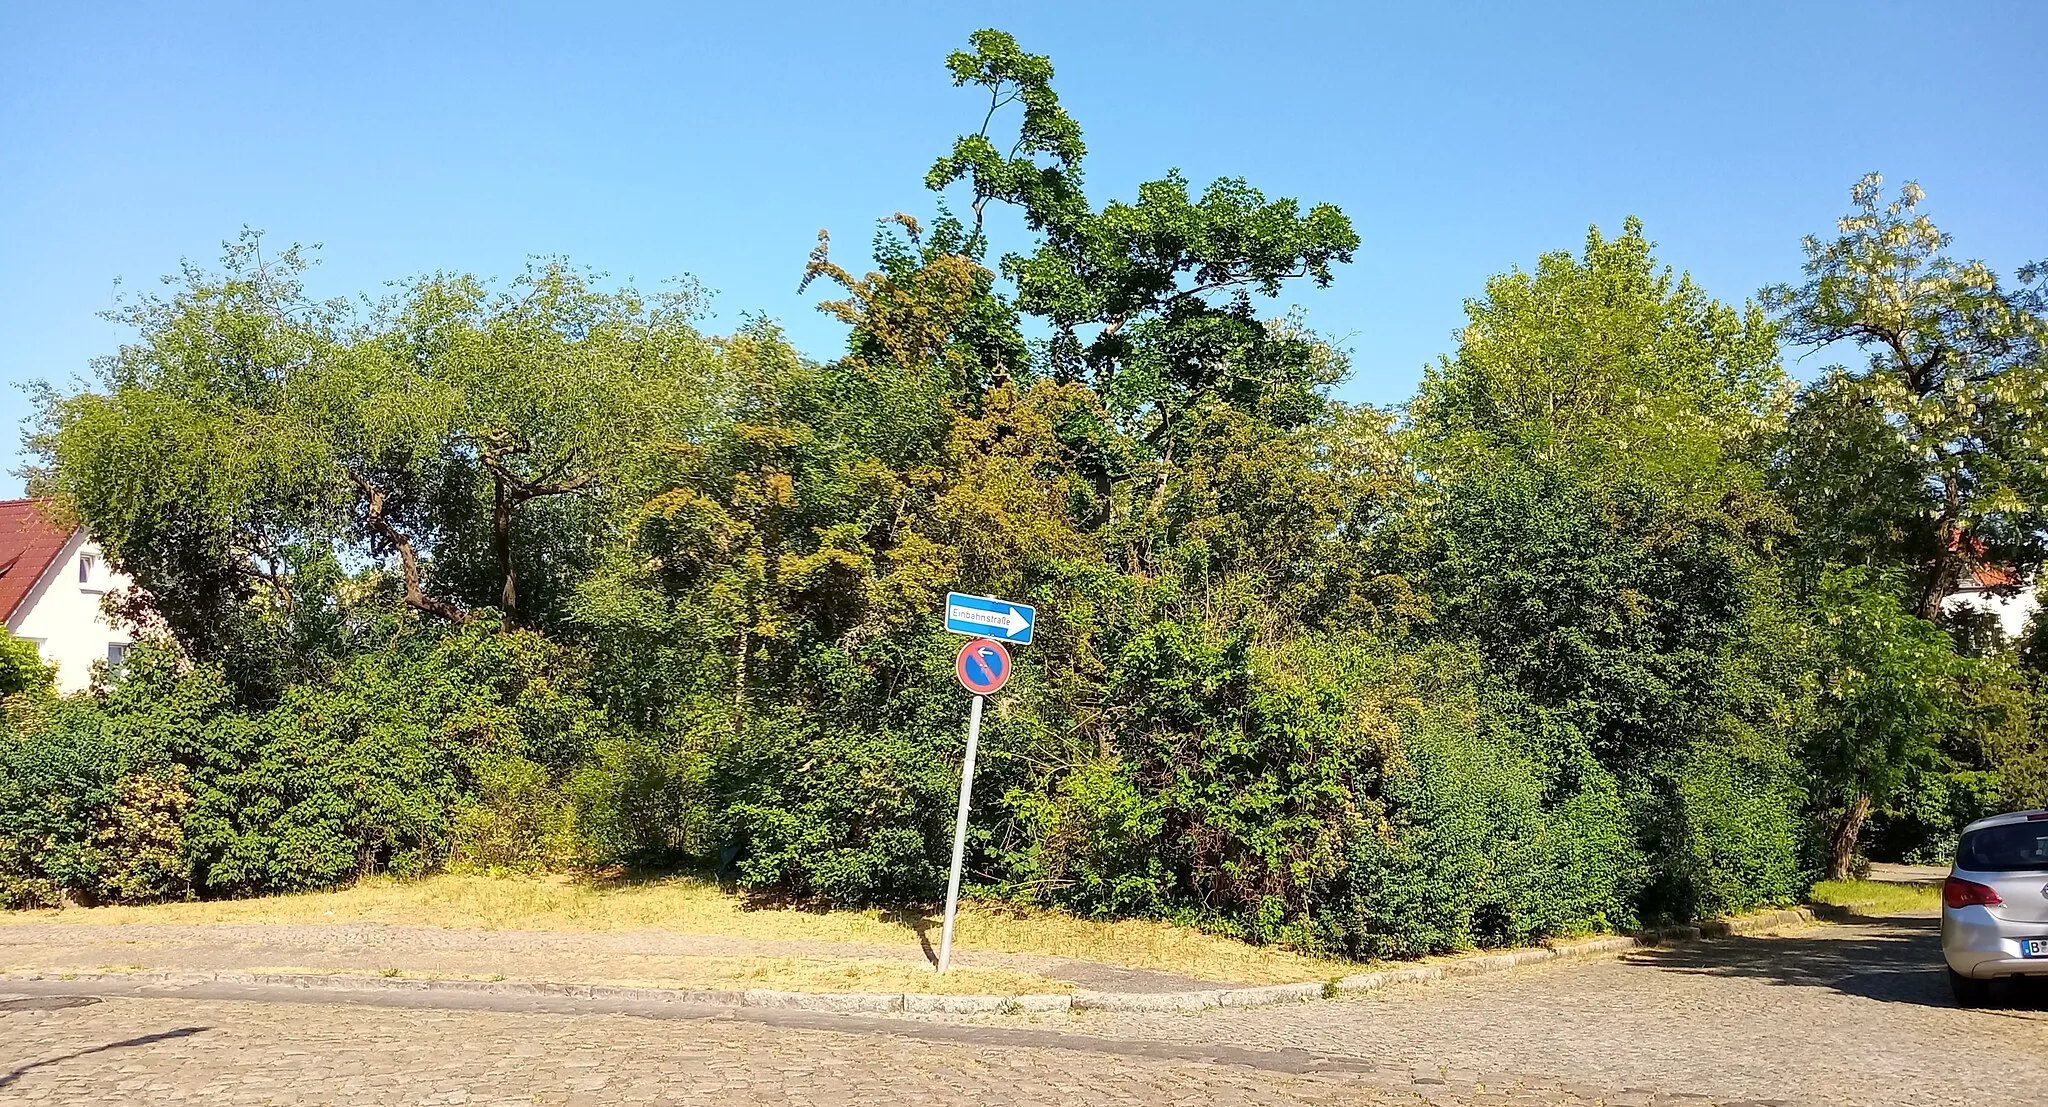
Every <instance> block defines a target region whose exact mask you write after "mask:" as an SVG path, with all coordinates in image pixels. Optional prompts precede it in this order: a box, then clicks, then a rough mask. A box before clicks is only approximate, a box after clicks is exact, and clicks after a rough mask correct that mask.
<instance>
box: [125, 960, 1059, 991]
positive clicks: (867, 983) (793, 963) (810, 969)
mask: <svg viewBox="0 0 2048 1107" xmlns="http://www.w3.org/2000/svg"><path fill="white" fill-rule="evenodd" d="M674 960H675V961H676V962H677V964H676V965H675V967H674V968H673V969H668V968H664V970H663V971H662V972H660V973H659V974H652V975H632V976H603V975H592V976H586V975H583V974H579V975H578V976H577V978H576V979H577V982H578V983H580V984H613V985H619V986H623V987H629V988H684V989H690V988H771V989H774V990H776V991H785V992H923V993H926V994H939V995H1052V994H1055V993H1062V992H1071V991H1073V990H1074V986H1073V985H1072V984H1069V983H1067V982H1065V981H1063V980H1051V979H1048V978H1046V977H1043V976H1037V975H1035V974H1032V973H1027V972H1012V971H1010V970H1008V969H973V968H956V969H954V970H952V971H951V972H948V973H946V974H945V975H944V976H941V975H939V974H938V973H935V972H931V971H929V970H927V969H924V968H921V967H920V966H917V965H912V964H906V963H904V962H901V961H880V960H873V959H868V958H828V957H691V958H676V959H674ZM140 969H141V966H122V967H107V968H103V969H102V970H101V971H106V972H119V971H139V970H140ZM244 971H247V972H258V973H289V974H293V975H301V976H384V977H398V978H401V979H406V980H502V979H504V977H503V976H502V975H492V976H483V975H480V974H477V973H459V972H429V971H420V970H416V969H385V970H382V971H380V972H372V971H369V970H358V969H333V968H323V967H313V966H306V965H263V966H257V967H253V968H250V969H247V970H244Z"/></svg>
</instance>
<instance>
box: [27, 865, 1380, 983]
mask: <svg viewBox="0 0 2048 1107" xmlns="http://www.w3.org/2000/svg"><path fill="white" fill-rule="evenodd" d="M59 917H61V918H62V919H63V920H64V921H66V922H78V923H89V924H103V925H105V924H118V923H287V924H289V923H298V924H305V923H316V924H317V923H351V922H376V923H389V924H393V925H401V926H431V927H443V928H449V929H463V930H470V929H475V930H543V931H546V930H553V931H619V930H667V931H675V932H680V933H686V934H706V935H724V936H730V937H734V938H740V939H755V940H770V941H773V940H797V941H821V942H845V943H853V944H858V945H869V946H888V947H893V948H902V947H904V946H906V945H908V946H910V947H912V948H916V947H918V946H919V945H920V935H922V940H923V941H925V942H929V943H930V944H931V945H932V946H934V947H936V946H937V945H938V944H939V929H940V923H941V919H940V917H939V915H938V912H936V911H932V912H922V913H921V912H917V911H902V910H879V909H870V910H865V911H824V910H811V909H805V908H797V907H753V906H749V905H748V904H747V903H746V902H745V901H744V900H743V899H741V898H740V897H738V896H734V895H731V894H730V893H727V892H725V891H723V890H721V889H720V888H719V887H718V886H717V885H716V884H713V883H711V882H708V881H705V880H701V879H696V878H692V877H667V878H662V879H656V880H590V879H579V878H574V877H564V876H531V877H529V876H479V875H467V874H444V875H440V876H433V877H428V878H426V879H422V880H396V879H391V878H385V877H376V878H371V879H368V880H364V881H362V882H360V883H358V884H356V885H354V886H353V887H350V888H345V889H341V890H338V891H332V892H308V893H303V894H298V895H288V896H266V897H263V898H259V899H243V900H217V901H210V902H204V903H165V904H154V905H149V906H140V907H125V906H115V907H92V908H69V909H66V910H64V911H63V912H61V913H59V912H55V911H23V912H8V913H6V914H5V915H4V916H0V923H20V922H28V921H48V920H54V919H56V918H59ZM954 943H955V945H956V946H957V947H958V948H960V949H963V950H989V951H993V952H999V953H1016V954H1035V955H1040V956H1050V957H1068V958H1073V959H1075V960H1081V961H1095V962H1101V963H1104V964H1111V965H1123V966H1127V967H1130V968H1139V969H1150V970H1153V971H1157V972H1172V973H1179V974H1181V975H1183V976H1188V977H1193V978H1195V979H1198V980H1211V981H1218V982H1230V983H1241V984H1284V983H1294V982H1298V981H1304V980H1323V979H1327V978H1329V977H1331V976H1334V975H1340V974H1342V973H1345V972H1351V971H1355V966H1352V965H1351V964H1349V963H1348V962H1336V961H1327V960H1322V959H1319V958H1313V957H1306V956H1303V955H1301V954H1298V953H1293V952H1289V951H1287V950H1282V949H1276V948H1272V947H1265V946H1253V945H1248V944H1246V943H1243V942H1239V941H1236V940H1234V939H1230V938H1223V937H1218V936H1216V935H1212V934H1204V933H1202V932H1200V931H1198V930H1193V929H1190V928H1187V927H1181V926H1174V925H1172V924H1170V923H1163V922H1154V921H1148V920H1141V919H1119V920H1114V921H1108V920H1094V919H1081V918H1076V917H1074V916H1071V915H1066V914H1062V913H1060V912H1056V911H1041V910H1031V909H1022V908H1013V907H1005V906H994V905H983V904H973V903H969V904H962V905H961V909H960V919H959V923H958V926H957V929H956V932H955V935H954ZM756 960H763V961H768V960H775V959H773V958H758V959H756ZM789 960H802V959H789ZM836 963H842V964H844V963H850V962H848V961H846V960H844V959H837V960H836ZM878 963H886V962H878ZM907 971H910V972H917V969H916V967H915V966H911V967H910V969H909V970H907ZM921 979H923V980H925V981H929V980H931V979H933V975H931V974H926V975H923V976H921ZM748 986H751V987H784V986H786V985H783V984H769V983H758V984H751V985H748ZM793 990H796V989H793ZM905 990H918V989H912V988H906V989H905ZM996 990H998V991H1000V990H1001V989H996Z"/></svg>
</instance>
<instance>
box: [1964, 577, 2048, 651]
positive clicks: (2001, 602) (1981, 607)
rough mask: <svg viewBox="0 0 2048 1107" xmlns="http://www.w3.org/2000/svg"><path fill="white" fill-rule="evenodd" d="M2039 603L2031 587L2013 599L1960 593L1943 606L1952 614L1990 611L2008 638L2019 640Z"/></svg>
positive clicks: (1980, 593) (1986, 593)
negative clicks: (1963, 611) (1967, 611)
mask: <svg viewBox="0 0 2048 1107" xmlns="http://www.w3.org/2000/svg"><path fill="white" fill-rule="evenodd" d="M2039 602H2040V601H2039V600H2038V599H2037V598H2036V596H2035V590H2034V588H2033V587H2032V586H2031V585H2030V586H2029V587H2028V588H2027V589H2026V591H2024V592H2021V593H2020V594H2019V595H2017V596H2011V597H2003V596H1994V595H1992V594H1991V593H1989V592H1978V591H1968V592H1958V593H1956V594H1955V595H1953V596H1950V597H1949V598H1948V599H1947V600H1945V601H1943V604H1942V606H1943V607H1945V608H1946V609H1948V610H1949V611H1952V612H1954V611H1962V610H1964V609H1966V608H1967V609H1974V610H1977V611H1989V612H1990V613H1992V614H1993V615H1996V616H1998V625H1999V626H2000V627H2001V628H2003V629H2004V630H2005V636H2006V637H2007V638H2017V637H2019V634H2020V632H2021V631H2023V630H2025V629H2027V619H2028V618H2030V617H2031V616H2032V615H2033V614H2034V608H2035V607H2036V606H2038V604H2039Z"/></svg>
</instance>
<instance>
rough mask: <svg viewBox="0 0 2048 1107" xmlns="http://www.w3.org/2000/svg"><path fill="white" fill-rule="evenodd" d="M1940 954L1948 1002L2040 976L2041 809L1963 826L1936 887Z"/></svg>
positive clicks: (2045, 865)
mask: <svg viewBox="0 0 2048 1107" xmlns="http://www.w3.org/2000/svg"><path fill="white" fill-rule="evenodd" d="M1941 954H1942V957H1943V958H1944V959H1945V960H1947V961H1948V982H1949V986H1950V987H1951V988H1953V989H1954V990H1955V995H1956V1002H1957V1003H1958V1004H1961V1005H1962V1006H1964V1007H1974V1006H1977V1005H1978V1004H1981V1003H1984V1002H1986V1001H1988V1000H1989V999H1990V998H1991V982H1992V981H1994V980H1997V979H1999V978H2001V977H2016V976H2048V811H2018V812H2014V813H2013V814H2010V815H1994V816H1992V817H1991V818H1988V819H1978V820H1977V821H1976V822H1974V823H1971V824H1970V825H1969V826H1966V827H1964V828H1963V838H1962V841H1961V842H1960V843H1959V844H1958V845H1957V846H1956V864H1955V868H1954V869H1952V870H1950V871H1949V875H1948V879H1947V880H1946V881H1944V882H1943V883H1942V886H1941Z"/></svg>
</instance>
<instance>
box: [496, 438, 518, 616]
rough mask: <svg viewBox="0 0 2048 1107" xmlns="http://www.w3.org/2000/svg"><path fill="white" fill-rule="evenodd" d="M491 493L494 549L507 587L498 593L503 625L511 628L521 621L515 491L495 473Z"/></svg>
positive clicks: (499, 570) (499, 569)
mask: <svg viewBox="0 0 2048 1107" xmlns="http://www.w3.org/2000/svg"><path fill="white" fill-rule="evenodd" d="M491 493H492V495H491V548H492V550H493V551H494V552H495V553H496V554H497V555H498V572H499V573H501V574H502V575H503V576H504V578H505V587H504V588H503V589H501V590H500V591H499V594H498V607H499V609H500V610H501V611H503V612H504V621H503V622H502V623H501V624H500V626H501V627H502V628H503V629H505V630H511V629H512V628H513V627H514V626H516V625H518V623H519V582H518V580H517V578H516V574H515V572H514V570H513V568H512V493H511V490H510V489H508V488H506V487H505V478H504V477H503V476H502V475H498V474H494V475H493V479H492V481H491Z"/></svg>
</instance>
